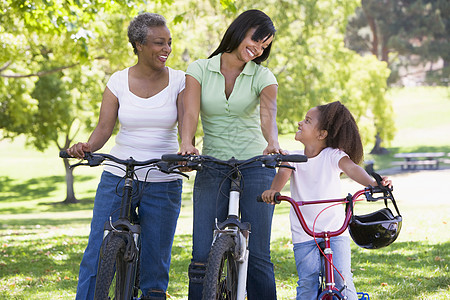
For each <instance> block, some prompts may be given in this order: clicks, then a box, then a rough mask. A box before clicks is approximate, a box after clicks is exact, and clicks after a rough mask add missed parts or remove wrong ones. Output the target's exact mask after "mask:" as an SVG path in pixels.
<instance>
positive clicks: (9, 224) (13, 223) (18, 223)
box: [0, 216, 91, 236]
mask: <svg viewBox="0 0 450 300" xmlns="http://www.w3.org/2000/svg"><path fill="white" fill-rule="evenodd" d="M90 222H91V217H90V216H87V217H86V218H73V219H68V218H64V219H63V220H61V219H57V218H55V219H50V218H36V219H7V220H2V222H1V226H0V229H1V230H5V229H12V230H14V229H20V231H22V230H25V233H24V234H23V235H27V234H28V233H27V232H26V230H36V228H39V227H40V226H42V227H44V226H53V227H58V226H64V227H67V226H69V227H70V226H71V225H78V224H80V223H84V224H90ZM1 230H0V236H2V235H9V234H5V233H4V232H2V231H1ZM20 231H18V232H20ZM17 234H18V233H17V232H16V233H14V235H17Z"/></svg>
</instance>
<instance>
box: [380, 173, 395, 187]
mask: <svg viewBox="0 0 450 300" xmlns="http://www.w3.org/2000/svg"><path fill="white" fill-rule="evenodd" d="M381 185H382V186H387V187H388V188H389V189H392V180H390V179H389V177H387V176H382V177H381Z"/></svg>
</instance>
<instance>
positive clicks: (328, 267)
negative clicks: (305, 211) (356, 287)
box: [276, 188, 367, 300]
mask: <svg viewBox="0 0 450 300" xmlns="http://www.w3.org/2000/svg"><path fill="white" fill-rule="evenodd" d="M366 192H367V188H365V189H363V190H359V191H357V192H356V193H355V194H354V195H353V196H352V195H350V194H348V195H347V197H345V198H338V199H327V200H312V201H295V200H294V199H292V198H290V197H287V196H281V195H279V196H277V197H276V198H277V203H279V202H278V201H286V202H289V203H290V204H291V206H292V207H293V208H294V211H295V214H296V216H297V218H298V220H299V222H300V224H301V226H302V228H303V230H304V231H305V232H306V233H307V234H308V235H310V236H312V237H313V238H314V240H316V238H322V239H323V240H324V244H325V247H324V250H323V252H322V249H321V248H320V247H319V245H318V244H317V246H318V247H319V251H321V252H322V254H323V256H324V258H325V260H324V265H325V268H324V269H325V290H324V291H322V293H321V294H320V295H319V296H318V298H317V299H321V300H322V299H324V300H331V299H333V297H334V296H336V297H338V299H345V298H344V296H343V295H342V293H341V291H340V290H338V289H337V288H336V287H335V281H334V272H333V268H334V265H333V251H332V250H331V240H330V239H331V238H332V237H336V236H339V235H341V234H342V233H344V231H345V230H346V229H347V227H348V224H349V222H350V219H351V217H352V211H353V210H352V209H350V207H353V205H354V202H355V201H361V200H362V199H358V198H359V197H360V196H361V195H364V194H366ZM339 202H341V203H346V204H347V209H346V214H345V219H344V222H343V224H342V226H341V227H340V228H339V229H337V230H335V231H323V232H314V231H313V230H311V229H310V228H309V227H308V224H306V221H305V219H304V218H303V215H302V213H301V211H300V206H305V205H314V204H324V203H339Z"/></svg>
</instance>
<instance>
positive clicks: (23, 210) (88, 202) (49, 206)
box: [2, 197, 94, 219]
mask: <svg viewBox="0 0 450 300" xmlns="http://www.w3.org/2000/svg"><path fill="white" fill-rule="evenodd" d="M79 201H80V202H78V203H73V204H66V203H63V202H62V200H61V201H58V202H41V203H39V204H38V205H37V206H32V207H24V206H17V207H6V208H3V209H2V214H3V215H15V214H30V218H32V219H33V218H34V215H35V214H37V213H42V212H52V213H58V212H70V211H79V210H92V208H93V207H94V198H93V197H92V198H83V199H79ZM36 208H37V209H36Z"/></svg>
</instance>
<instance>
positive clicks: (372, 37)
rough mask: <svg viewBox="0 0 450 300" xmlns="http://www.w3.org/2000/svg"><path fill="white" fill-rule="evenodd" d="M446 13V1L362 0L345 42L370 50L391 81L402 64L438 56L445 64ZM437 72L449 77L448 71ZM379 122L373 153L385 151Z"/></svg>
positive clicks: (449, 46)
mask: <svg viewBox="0 0 450 300" xmlns="http://www.w3.org/2000/svg"><path fill="white" fill-rule="evenodd" d="M449 13H450V4H449V3H448V1H446V0H443V1H441V0H399V1H392V0H383V1H379V0H362V1H361V7H358V8H357V9H356V10H355V14H354V15H353V16H352V17H351V18H350V21H349V23H348V26H347V33H346V44H347V46H348V47H349V48H350V49H353V50H355V51H357V52H358V53H360V54H362V55H363V54H365V53H371V54H372V55H373V56H374V57H376V58H377V59H379V60H380V61H383V62H386V64H387V65H388V67H389V68H390V69H391V71H392V72H391V76H390V78H389V79H388V81H389V82H394V81H396V80H397V79H398V67H399V65H401V64H406V65H408V64H418V63H426V62H436V61H437V60H438V59H439V58H440V57H441V58H443V59H444V61H446V63H445V65H448V59H449V52H450V40H449V37H450V35H449V33H450V25H449V24H450V23H449V22H450V21H449V18H448V16H449ZM400 57H406V58H407V59H406V60H405V59H402V60H400ZM412 57H415V58H419V59H415V60H412V59H411V58H412ZM413 61H414V62H413ZM447 69H448V68H447ZM440 72H441V75H442V74H443V77H442V78H446V79H447V80H448V76H445V74H448V70H447V71H446V70H445V69H444V70H442V71H440ZM447 84H448V82H447ZM378 124H379V125H376V128H377V132H376V140H375V146H374V147H373V149H372V151H371V153H374V154H382V153H385V152H386V149H385V148H383V147H382V146H381V144H382V142H383V140H384V139H385V137H383V134H382V133H381V131H380V130H382V127H384V126H386V124H385V123H381V122H378ZM381 124H383V126H381Z"/></svg>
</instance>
